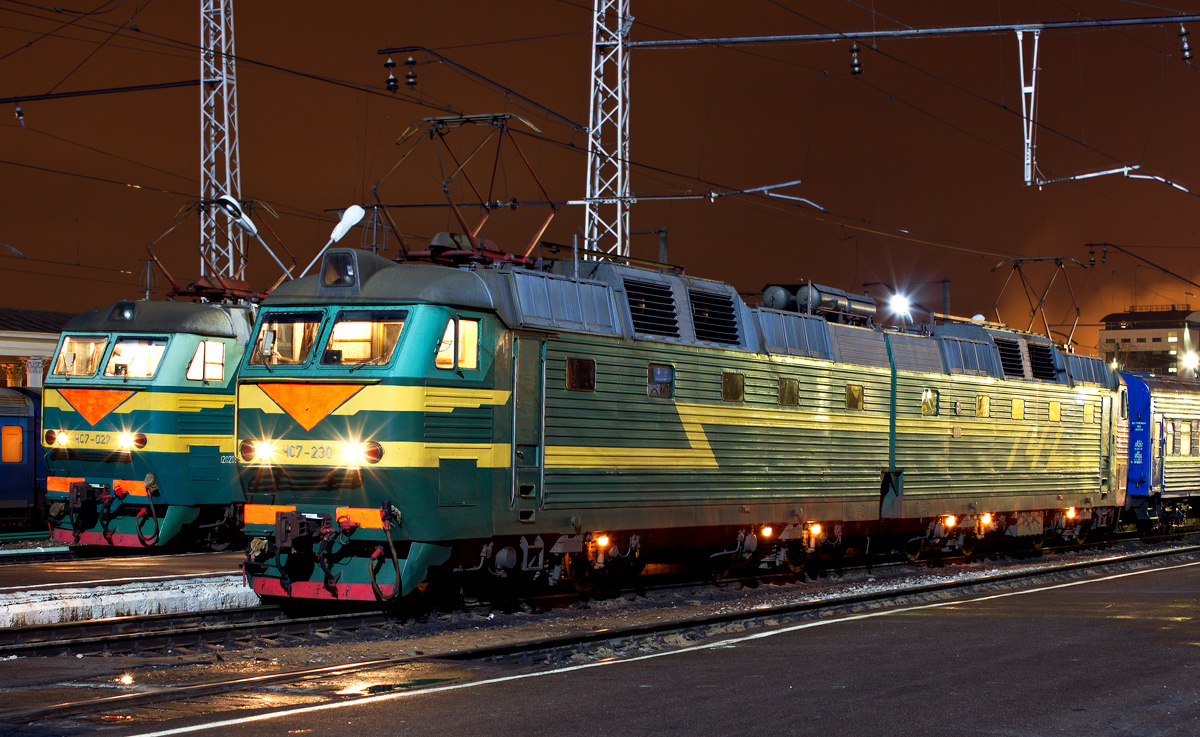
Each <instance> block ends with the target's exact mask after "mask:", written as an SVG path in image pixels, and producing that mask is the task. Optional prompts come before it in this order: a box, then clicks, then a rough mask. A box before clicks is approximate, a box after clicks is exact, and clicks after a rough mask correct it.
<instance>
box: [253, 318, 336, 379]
mask: <svg viewBox="0 0 1200 737" xmlns="http://www.w3.org/2000/svg"><path fill="white" fill-rule="evenodd" d="M323 318H324V314H323V313H320V312H277V313H272V314H269V315H266V316H265V317H264V318H263V322H262V326H261V327H259V329H258V337H257V338H255V340H254V350H252V351H251V352H250V365H252V366H297V365H300V364H304V363H308V358H309V356H311V355H312V349H313V345H314V344H315V343H316V341H317V334H318V333H320V332H321V321H322V319H323Z"/></svg>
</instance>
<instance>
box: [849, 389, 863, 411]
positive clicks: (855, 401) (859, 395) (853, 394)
mask: <svg viewBox="0 0 1200 737" xmlns="http://www.w3.org/2000/svg"><path fill="white" fill-rule="evenodd" d="M862 408H863V388H862V384H847V385H846V409H862Z"/></svg>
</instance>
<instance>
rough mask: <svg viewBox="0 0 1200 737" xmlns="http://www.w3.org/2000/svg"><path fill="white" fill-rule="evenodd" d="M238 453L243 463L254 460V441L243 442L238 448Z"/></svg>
mask: <svg viewBox="0 0 1200 737" xmlns="http://www.w3.org/2000/svg"><path fill="white" fill-rule="evenodd" d="M238 452H239V453H241V454H242V460H243V461H252V460H254V441H253V440H243V441H242V442H241V445H239V446H238Z"/></svg>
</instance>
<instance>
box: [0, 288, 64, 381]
mask: <svg viewBox="0 0 1200 737" xmlns="http://www.w3.org/2000/svg"><path fill="white" fill-rule="evenodd" d="M72 317H75V314H74V313H73V312H49V311H46V310H21V309H17V308H15V307H0V386H41V385H42V377H43V376H45V375H46V370H47V369H48V368H49V363H50V358H51V356H53V355H54V347H55V346H56V345H58V335H59V333H61V332H62V329H63V326H64V325H66V324H67V321H68V320H70V319H71V318H72Z"/></svg>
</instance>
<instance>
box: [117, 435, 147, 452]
mask: <svg viewBox="0 0 1200 737" xmlns="http://www.w3.org/2000/svg"><path fill="white" fill-rule="evenodd" d="M117 445H118V446H120V448H121V450H133V449H134V448H138V449H141V448H145V447H146V436H145V435H143V434H142V433H140V432H139V433H131V432H123V433H121V434H120V435H119V436H117Z"/></svg>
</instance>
